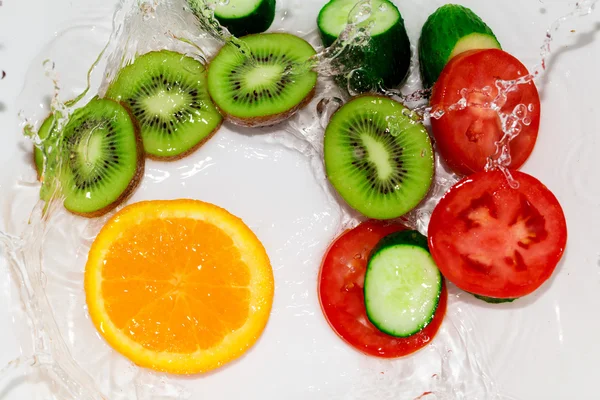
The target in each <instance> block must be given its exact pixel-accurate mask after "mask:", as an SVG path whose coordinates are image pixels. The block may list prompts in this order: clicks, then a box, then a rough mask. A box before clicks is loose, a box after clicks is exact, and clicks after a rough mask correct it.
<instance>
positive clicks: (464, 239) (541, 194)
mask: <svg viewBox="0 0 600 400" xmlns="http://www.w3.org/2000/svg"><path fill="white" fill-rule="evenodd" d="M512 174H513V178H514V179H515V180H516V181H517V182H518V183H519V188H518V189H513V188H511V186H510V184H509V183H508V181H507V180H506V177H505V176H504V174H503V173H502V172H499V171H493V172H480V173H477V174H474V175H471V176H470V177H468V178H465V179H463V180H462V181H461V182H459V183H458V184H456V185H455V186H454V187H453V188H452V189H451V190H450V191H449V192H448V193H447V194H446V195H445V196H444V197H443V198H442V200H441V201H440V203H439V204H438V205H437V207H436V208H435V210H434V211H433V214H432V216H431V222H430V224H429V248H430V250H431V254H432V256H433V258H434V260H435V262H436V264H437V265H438V267H439V269H440V270H441V271H442V274H443V275H444V276H445V277H446V278H447V279H448V280H449V281H451V282H452V283H454V284H455V285H456V286H458V287H459V288H461V289H463V290H465V291H467V292H469V293H472V294H476V295H479V296H484V297H491V298H495V299H514V298H517V297H522V296H525V295H527V294H530V293H532V292H533V291H534V290H536V289H537V288H539V287H540V286H541V285H542V283H544V282H545V281H546V280H547V279H548V278H550V276H551V275H552V272H553V271H554V269H555V268H556V265H557V264H558V262H559V261H560V259H561V257H562V254H563V252H564V249H565V246H566V242H567V226H566V222H565V216H564V214H563V211H562V208H561V207H560V204H559V203H558V200H556V197H554V195H553V194H552V193H551V192H550V190H548V188H546V187H545V186H544V185H543V184H542V183H541V182H540V181H538V180H537V179H535V178H534V177H532V176H530V175H527V174H525V173H522V172H519V171H514V172H512Z"/></svg>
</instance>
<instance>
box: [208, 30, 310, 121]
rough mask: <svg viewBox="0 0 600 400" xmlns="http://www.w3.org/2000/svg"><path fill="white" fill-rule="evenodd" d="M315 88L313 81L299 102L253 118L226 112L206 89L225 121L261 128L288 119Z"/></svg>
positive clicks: (305, 102)
mask: <svg viewBox="0 0 600 400" xmlns="http://www.w3.org/2000/svg"><path fill="white" fill-rule="evenodd" d="M268 34H269V33H260V34H258V35H268ZM252 35H256V34H252ZM252 35H246V36H242V37H241V38H240V39H243V38H245V37H248V36H252ZM222 50H223V48H221V50H219V52H218V53H217V54H216V55H215V57H213V58H216V57H217V56H218V55H219V54H220V53H221V51H222ZM210 65H211V63H210V62H209V63H208V65H207V66H206V73H207V74H208V70H209V69H210ZM316 89H317V83H316V82H315V84H314V85H313V87H312V90H311V91H310V92H309V93H308V94H307V95H306V97H305V98H304V99H303V100H302V101H301V102H300V103H298V104H297V105H295V106H294V107H292V108H290V109H289V110H286V111H284V112H281V113H279V114H273V115H265V116H262V117H254V118H239V117H236V116H234V115H230V114H227V113H226V112H225V111H223V110H222V109H221V107H219V106H218V104H217V103H216V102H215V101H214V99H213V98H212V95H211V94H210V90H209V91H208V94H209V96H210V98H211V100H212V102H213V104H214V105H215V107H216V108H217V110H219V113H221V115H222V116H223V118H224V119H226V120H227V121H229V122H231V123H234V124H236V125H239V126H243V127H246V128H261V127H267V126H273V125H277V124H279V123H281V122H283V121H285V120H287V119H289V118H290V117H292V116H293V115H294V114H296V113H297V112H298V110H300V109H302V108H304V107H305V106H306V105H307V104H308V103H310V101H311V100H312V99H313V97H314V96H315V92H316Z"/></svg>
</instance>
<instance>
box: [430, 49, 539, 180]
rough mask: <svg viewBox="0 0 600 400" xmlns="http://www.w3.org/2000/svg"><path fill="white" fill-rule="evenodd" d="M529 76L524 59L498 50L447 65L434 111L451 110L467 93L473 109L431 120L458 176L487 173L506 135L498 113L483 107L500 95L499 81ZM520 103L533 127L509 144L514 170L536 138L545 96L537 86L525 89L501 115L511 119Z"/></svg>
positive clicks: (466, 56) (509, 100)
mask: <svg viewBox="0 0 600 400" xmlns="http://www.w3.org/2000/svg"><path fill="white" fill-rule="evenodd" d="M528 74H529V72H528V71H527V68H526V67H525V66H524V65H523V64H522V63H521V62H520V61H519V60H517V59H516V58H515V57H513V56H511V55H510V54H508V53H506V52H505V51H502V50H498V49H488V50H472V51H467V52H464V53H462V54H460V55H458V56H456V57H454V58H453V59H452V60H450V62H449V63H448V64H447V65H446V67H445V68H444V70H443V71H442V74H441V75H440V77H439V79H438V81H437V82H436V84H435V86H434V87H433V93H432V96H431V101H430V103H431V106H432V107H433V108H434V109H438V108H439V109H442V110H446V109H447V108H448V107H449V106H451V105H453V104H456V103H457V102H458V101H459V100H460V99H461V98H462V95H461V90H463V89H467V96H466V97H467V101H468V103H467V104H469V105H468V106H467V107H466V108H465V109H463V110H457V111H448V112H446V113H445V114H444V115H443V116H442V117H441V118H440V119H435V118H432V119H431V127H432V131H433V134H434V136H435V140H436V144H437V148H438V150H439V152H440V154H441V155H442V157H443V158H444V160H445V161H446V163H447V164H448V166H449V167H450V168H452V170H453V171H454V172H456V173H458V174H462V175H469V174H472V173H473V172H479V171H483V169H484V167H485V165H486V163H487V159H488V157H490V156H492V155H494V153H495V152H496V142H498V141H499V140H500V139H501V138H502V136H503V135H504V133H503V131H502V124H501V122H500V117H499V116H498V113H497V112H496V111H493V110H491V109H487V108H484V107H481V105H482V104H486V103H490V102H491V101H493V100H494V99H495V98H496V96H497V95H498V88H497V87H496V81H497V80H499V79H502V80H513V79H517V78H519V77H522V76H524V75H528ZM485 88H487V89H488V90H484V89H485ZM519 104H524V105H525V107H529V108H530V111H528V112H527V117H528V118H529V121H528V122H530V123H529V125H525V124H522V130H521V132H520V133H519V135H518V136H517V137H516V138H515V139H513V140H512V141H511V142H510V154H511V156H512V160H511V163H510V165H509V166H508V167H509V168H511V169H518V168H519V167H520V166H521V165H523V163H524V162H525V161H526V160H527V158H528V157H529V155H530V154H531V152H532V151H533V147H534V146H535V141H536V139H537V135H538V130H539V127H540V96H539V94H538V91H537V88H536V87H535V84H533V83H532V82H531V83H528V84H525V85H520V86H518V87H517V89H516V90H514V91H512V92H510V93H509V94H508V96H507V97H506V100H505V101H504V102H503V104H501V106H502V107H501V112H502V113H507V114H510V113H512V112H513V111H514V109H515V107H516V106H517V105H519ZM478 105H479V106H478Z"/></svg>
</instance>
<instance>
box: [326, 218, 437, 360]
mask: <svg viewBox="0 0 600 400" xmlns="http://www.w3.org/2000/svg"><path fill="white" fill-rule="evenodd" d="M405 229H406V228H405V227H404V226H403V225H400V224H391V223H387V222H380V221H368V222H364V223H362V224H361V225H359V226H358V227H356V228H354V229H352V230H349V231H346V232H344V233H343V234H342V235H341V236H340V237H338V238H337V239H336V240H335V241H334V242H333V244H332V245H331V247H330V248H329V250H328V251H327V254H326V255H325V257H324V259H323V264H322V265H321V271H320V274H319V287H318V292H319V300H320V302H321V308H322V310H323V314H324V315H325V318H326V319H327V321H328V322H329V324H330V326H331V327H332V329H333V330H334V331H335V332H336V333H337V335H338V336H340V338H342V339H343V340H344V341H345V342H347V343H348V344H350V345H351V346H352V347H354V348H355V349H357V350H358V351H361V352H363V353H365V354H368V355H372V356H377V357H383V358H393V357H402V356H406V355H408V354H411V353H414V352H415V351H417V350H419V349H421V348H423V347H424V346H426V345H427V344H428V343H430V342H431V340H432V339H433V338H434V336H435V335H436V333H437V331H438V329H439V327H440V325H441V323H442V320H443V318H444V314H445V313H446V303H447V297H448V294H447V292H446V288H445V285H444V284H442V292H441V294H440V301H439V304H438V307H437V310H436V312H435V315H434V317H433V320H431V322H430V323H429V325H427V326H426V327H425V329H423V330H422V331H420V332H419V333H417V334H415V335H412V336H410V337H407V338H397V337H393V336H390V335H387V334H385V333H383V332H381V331H380V330H379V329H377V328H376V327H375V326H374V325H373V324H372V323H371V322H370V321H369V319H368V318H367V313H366V308H365V299H364V292H363V288H364V279H365V272H366V269H367V261H368V258H369V255H370V254H371V252H372V250H373V249H374V248H375V246H376V245H377V244H378V243H379V241H380V240H381V239H383V238H384V237H385V236H387V235H389V234H391V233H394V232H398V231H402V230H405Z"/></svg>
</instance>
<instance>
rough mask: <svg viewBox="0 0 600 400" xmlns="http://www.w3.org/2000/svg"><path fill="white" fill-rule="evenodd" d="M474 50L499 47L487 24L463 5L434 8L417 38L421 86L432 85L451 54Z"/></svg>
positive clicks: (452, 55)
mask: <svg viewBox="0 0 600 400" xmlns="http://www.w3.org/2000/svg"><path fill="white" fill-rule="evenodd" d="M476 49H501V46H500V43H499V42H498V39H496V36H495V35H494V32H492V30H491V29H490V27H488V26H487V25H486V24H485V22H483V20H482V19H481V18H479V17H478V16H477V14H475V13H474V12H473V11H471V10H470V9H468V8H467V7H463V6H459V5H455V4H446V5H445V6H442V7H440V8H438V9H437V10H436V11H435V12H434V13H433V14H431V15H430V16H429V18H428V19H427V21H426V22H425V25H423V29H422V31H421V39H420V40H419V61H420V64H421V76H422V78H423V86H424V87H426V88H430V87H432V86H433V85H434V84H435V81H437V79H438V77H439V76H440V74H441V72H442V70H443V69H444V67H445V66H446V64H447V63H448V61H450V59H452V57H454V56H456V55H457V54H460V53H462V52H465V51H468V50H476Z"/></svg>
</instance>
